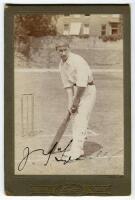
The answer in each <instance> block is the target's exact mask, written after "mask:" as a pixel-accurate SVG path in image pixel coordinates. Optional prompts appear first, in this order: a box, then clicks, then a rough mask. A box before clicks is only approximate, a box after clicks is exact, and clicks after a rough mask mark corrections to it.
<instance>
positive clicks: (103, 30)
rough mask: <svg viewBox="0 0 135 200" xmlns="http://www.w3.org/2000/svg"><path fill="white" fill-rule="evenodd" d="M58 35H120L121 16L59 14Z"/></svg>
mask: <svg viewBox="0 0 135 200" xmlns="http://www.w3.org/2000/svg"><path fill="white" fill-rule="evenodd" d="M56 27H57V32H58V34H60V35H75V36H80V37H89V36H98V37H103V36H112V35H115V36H119V37H120V36H121V35H122V17H121V15H119V14H113V15H109V14H104V15H102V14H99V15H94V14H93V15H88V14H87V15H80V14H72V15H61V16H59V17H58V19H57V23H56Z"/></svg>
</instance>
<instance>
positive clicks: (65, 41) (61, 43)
mask: <svg viewBox="0 0 135 200" xmlns="http://www.w3.org/2000/svg"><path fill="white" fill-rule="evenodd" d="M69 43H70V42H69V40H68V39H60V40H58V41H57V42H56V44H55V47H56V50H57V48H59V47H69Z"/></svg>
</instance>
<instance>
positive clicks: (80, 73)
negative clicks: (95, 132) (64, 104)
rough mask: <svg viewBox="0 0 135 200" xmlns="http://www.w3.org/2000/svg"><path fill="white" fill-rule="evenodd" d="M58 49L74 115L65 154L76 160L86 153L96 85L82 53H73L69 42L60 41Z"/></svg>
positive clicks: (69, 102)
mask: <svg viewBox="0 0 135 200" xmlns="http://www.w3.org/2000/svg"><path fill="white" fill-rule="evenodd" d="M56 50H57V52H58V54H59V55H60V57H61V61H60V64H59V68H60V74H61V78H62V82H63V86H64V88H65V90H66V92H67V96H68V111H69V112H70V113H71V114H72V115H74V117H73V118H74V119H73V124H72V134H73V136H72V137H73V142H72V146H71V149H70V151H67V152H65V154H64V156H65V158H66V159H69V158H70V159H71V160H75V159H78V158H79V157H80V156H82V155H83V154H84V151H83V146H84V141H85V138H86V134H87V126H88V121H89V119H90V115H91V112H92V109H93V107H94V104H95V100H96V87H95V85H94V81H93V75H92V71H91V70H90V67H89V65H88V63H87V62H86V61H85V60H84V58H82V57H81V56H80V55H77V54H74V53H72V52H71V51H70V48H69V44H68V43H67V42H65V41H61V42H59V43H58V44H57V45H56Z"/></svg>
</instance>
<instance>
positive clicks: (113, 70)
mask: <svg viewBox="0 0 135 200" xmlns="http://www.w3.org/2000/svg"><path fill="white" fill-rule="evenodd" d="M92 71H93V72H95V73H122V72H123V70H122V69H93V70H92ZM16 72H19V73H21V72H28V73H30V72H32V73H44V72H45V73H46V72H51V73H54V72H60V70H59V69H26V68H24V69H15V73H16Z"/></svg>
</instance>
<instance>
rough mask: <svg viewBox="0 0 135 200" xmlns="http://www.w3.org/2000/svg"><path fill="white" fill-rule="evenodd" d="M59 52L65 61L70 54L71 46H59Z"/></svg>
mask: <svg viewBox="0 0 135 200" xmlns="http://www.w3.org/2000/svg"><path fill="white" fill-rule="evenodd" d="M57 52H58V53H59V55H60V57H61V59H62V61H63V62H65V61H66V60H67V58H68V55H69V47H67V46H61V47H57Z"/></svg>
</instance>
